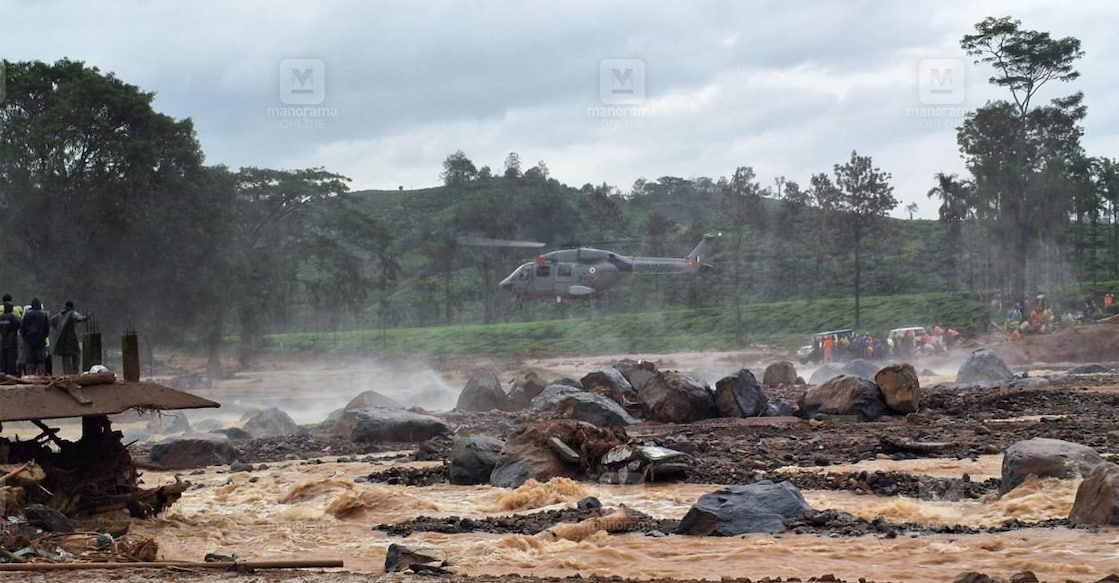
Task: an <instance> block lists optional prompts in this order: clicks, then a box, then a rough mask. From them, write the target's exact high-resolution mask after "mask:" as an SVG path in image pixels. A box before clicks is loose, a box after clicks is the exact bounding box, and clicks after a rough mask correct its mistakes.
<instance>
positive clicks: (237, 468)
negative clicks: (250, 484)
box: [229, 460, 253, 472]
mask: <svg viewBox="0 0 1119 583" xmlns="http://www.w3.org/2000/svg"><path fill="white" fill-rule="evenodd" d="M229 471H231V472H251V471H253V465H252V464H250V463H245V462H243V461H241V460H233V463H231V464H229Z"/></svg>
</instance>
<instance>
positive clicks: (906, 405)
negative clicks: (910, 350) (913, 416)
mask: <svg viewBox="0 0 1119 583" xmlns="http://www.w3.org/2000/svg"><path fill="white" fill-rule="evenodd" d="M874 384H876V385H878V388H879V389H880V390H881V391H882V397H883V398H884V399H885V400H886V406H887V407H889V408H890V409H891V410H893V411H895V412H897V413H901V414H903V415H904V414H906V413H914V412H916V411H917V409H919V408H921V383H920V381H918V380H917V371H915V370H913V365H911V364H908V363H906V364H894V365H891V366H887V367H885V368H883V369H882V370H880V371H878V374H875V375H874Z"/></svg>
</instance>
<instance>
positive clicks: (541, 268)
mask: <svg viewBox="0 0 1119 583" xmlns="http://www.w3.org/2000/svg"><path fill="white" fill-rule="evenodd" d="M550 275H552V266H551V265H537V266H536V277H548V276H550Z"/></svg>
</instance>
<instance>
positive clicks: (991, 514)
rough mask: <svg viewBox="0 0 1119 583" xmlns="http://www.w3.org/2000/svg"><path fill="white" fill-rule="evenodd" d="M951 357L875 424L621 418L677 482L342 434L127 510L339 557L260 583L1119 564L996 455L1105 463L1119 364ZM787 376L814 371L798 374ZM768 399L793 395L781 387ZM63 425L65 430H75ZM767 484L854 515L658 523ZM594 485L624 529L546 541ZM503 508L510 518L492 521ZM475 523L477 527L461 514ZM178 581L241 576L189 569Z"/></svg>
mask: <svg viewBox="0 0 1119 583" xmlns="http://www.w3.org/2000/svg"><path fill="white" fill-rule="evenodd" d="M617 358H618V357H600V358H588V359H577V358H571V359H552V360H547V359H541V360H536V361H517V362H499V363H492V362H487V363H442V364H438V365H435V366H426V365H424V366H413V365H409V366H395V367H388V368H386V367H384V366H382V365H378V364H376V363H358V364H350V365H345V366H321V367H318V368H315V367H308V369H307V370H302V371H297V372H289V371H285V370H268V371H261V372H247V373H241V374H238V375H237V376H236V377H235V378H234V379H230V380H228V381H222V382H221V383H219V384H218V385H217V386H215V387H212V388H207V389H201V388H200V389H198V390H195V391H194V392H197V393H198V394H200V395H202V396H205V397H208V398H212V399H215V400H218V401H220V402H222V404H223V407H222V408H221V409H220V410H212V411H198V412H191V413H190V414H189V418H190V422H191V424H192V425H196V426H202V424H203V423H208V424H209V425H210V426H219V425H220V426H227V427H228V426H234V425H237V424H238V423H240V422H243V421H244V420H245V417H246V415H249V414H251V413H252V412H253V411H254V410H257V409H260V408H264V407H273V406H274V407H279V408H281V409H284V410H285V411H287V412H289V413H290V415H291V417H292V418H293V419H294V420H295V421H296V422H297V423H300V424H313V423H317V422H319V421H322V420H323V419H325V418H326V417H327V415H328V414H330V412H331V411H334V410H336V409H338V408H340V407H342V406H344V405H345V403H346V402H347V401H348V400H349V399H351V398H352V397H354V396H355V395H356V394H358V393H360V392H362V391H366V390H376V391H378V392H381V393H383V394H385V395H388V396H390V397H392V398H394V399H396V400H398V401H400V402H401V403H402V404H403V405H405V406H411V407H421V408H424V409H427V410H429V411H431V410H434V411H446V410H449V409H450V408H452V407H454V404H455V399H456V396H457V393H458V391H459V390H460V389H461V388H462V386H463V384H464V382H465V380H466V378H467V376H468V374H469V370H470V369H471V367H472V366H476V365H487V366H495V367H497V368H499V369H500V374H501V378H502V381H503V382H508V381H509V380H510V379H512V378H513V377H514V376H515V375H516V374H517V373H518V372H519V371H523V370H526V369H532V370H535V371H537V372H539V373H541V374H543V375H545V376H550V377H552V378H559V377H573V378H578V377H579V375H580V374H582V373H585V372H589V371H592V370H595V369H597V368H600V367H602V366H606V365H608V364H609V363H610V362H611V361H614V360H616V359H617ZM647 358H650V359H657V360H658V362H659V363H660V367H661V368H662V369H666V368H674V369H681V370H684V371H687V372H689V373H691V374H693V375H694V376H695V377H696V378H701V379H703V380H704V381H706V382H709V383H712V382H713V381H714V380H715V379H717V378H719V376H720V375H725V374H729V373H732V372H734V371H735V370H737V369H738V368H741V367H744V366H749V367H751V368H754V367H761V366H764V364H763V363H764V362H765V360H766V359H769V360H770V361H772V360H775V359H779V358H776V355H773V354H758V353H751V354H743V353H717V354H707V355H701V354H697V353H691V354H676V355H655V356H651V357H647ZM664 363H668V364H667V365H665V364H664ZM958 365H959V362H958V360H942V361H936V362H926V363H921V365H920V366H919V368H921V369H922V372H921V383H922V386H927V387H933V388H932V389H931V390H929V391H928V392H927V394H926V395H925V396H924V397H922V398H923V403H925V404H926V407H923V408H922V410H921V411H920V412H919V413H918V414H914V415H910V416H908V417H906V416H895V417H891V418H889V419H884V420H883V421H879V422H874V423H858V422H854V423H851V422H838V421H837V422H831V421H825V422H819V421H813V422H809V421H805V420H801V419H795V418H756V419H712V420H706V421H702V422H697V423H693V424H682V425H672V424H655V423H649V422H643V423H640V424H638V425H635V426H631V427H629V428H628V429H627V433H628V434H629V436H630V438H631V439H634V440H637V441H641V442H646V443H648V442H650V441H652V442H656V443H669V444H681V446H680V447H684V446H687V447H689V448H690V449H689V451H690V452H691V453H693V454H694V455H695V457H696V459H697V461H696V463H695V464H694V466H693V468H692V470H691V471H690V473H689V475H688V479H687V481H686V482H681V483H652V484H644V485H640V486H617V485H604V484H599V483H597V482H593V481H578V480H575V481H573V480H569V479H567V478H555V479H553V480H551V481H549V482H546V483H543V484H540V483H536V482H529V483H527V484H525V485H524V486H522V487H520V488H517V489H512V490H510V489H503V488H495V487H491V486H455V485H451V484H449V483H447V480H446V471H445V470H446V466H445V464H446V463H447V459H448V457H447V456H448V455H449V447H448V446H447V445H446V443H449V440H447V441H446V442H444V445H443V446H441V447H442V449H440V447H436V448H435V449H434V450H432V451H435V452H436V453H435V454H431V455H428V456H427V457H423V456H420V457H421V459H427V460H431V461H416V457H417V451H418V450H417V449H416V446H415V444H402V445H401V446H400V447H399V448H396V450H394V451H390V450H388V448H386V447H374V448H369V449H367V450H360V451H358V450H355V451H345V452H340V451H339V450H338V447H337V446H338V443H337V441H322V442H319V443H316V442H314V441H313V440H310V441H308V440H303V441H300V442H299V444H297V445H298V446H299V447H294V446H293V449H291V450H290V452H289V453H286V455H284V452H288V451H289V450H287V449H284V450H283V451H282V452H281V453H280V454H276V455H273V454H275V451H273V450H271V449H269V448H270V447H273V446H275V442H274V441H273V442H268V444H266V445H265V446H252V447H251V448H250V449H249V450H246V451H247V452H248V453H246V455H245V459H244V461H246V462H248V463H249V464H250V466H249V467H250V468H251V469H250V470H248V471H238V472H233V471H231V469H230V467H229V466H212V467H208V468H204V469H195V470H182V471H177V472H169V471H157V470H151V469H148V470H144V475H143V480H144V483H145V485H146V486H155V485H159V484H166V483H171V482H174V481H175V480H177V479H180V480H188V481H190V482H191V483H192V486H191V487H190V488H189V489H188V490H187V491H186V492H185V493H184V494H183V496H182V498H181V500H180V501H179V502H178V503H177V504H175V505H174V506H172V507H171V509H170V510H169V511H167V512H166V513H165V514H163V515H162V516H159V517H158V518H155V519H150V520H134V521H133V522H132V526H131V532H132V533H135V534H140V535H144V536H149V537H152V538H153V539H155V541H156V542H157V543H158V545H159V548H160V555H161V559H165V560H182V561H199V560H201V559H202V557H203V556H204V555H205V554H207V553H217V554H221V555H236V556H237V557H238V558H240V559H245V560H253V559H259V560H265V559H267V560H276V559H341V560H343V561H344V562H345V568H344V569H340V570H325V571H291V572H269V573H268V574H267V575H264V577H265V578H264V579H263V580H266V581H272V580H298V581H336V582H341V581H347V582H348V581H351V580H354V581H357V580H367V578H368V577H374V576H375V577H379V578H382V577H387V578H388V579H390V580H396V579H400V578H405V577H407V576H404V575H396V574H394V575H385V574H384V572H383V569H384V564H385V557H386V551H387V549H388V547H389V545H390V544H392V543H399V544H406V545H410V546H420V547H427V548H429V549H434V552H435V553H437V555H438V556H440V557H441V558H442V559H444V560H445V561H446V563H447V565H448V567H447V568H448V570H449V571H450V574H449V575H442V576H441V577H442V578H443V579H444V580H454V581H459V580H462V578H463V577H465V578H467V579H472V580H474V581H476V582H478V583H489V582H490V581H495V580H498V579H495V577H496V578H500V577H502V576H507V577H508V576H513V575H519V576H526V577H535V578H541V579H544V580H549V581H552V580H554V578H566V577H571V576H576V575H578V576H580V577H594V576H601V577H615V576H618V577H624V578H634V579H647V580H667V579H706V580H720V579H726V578H731V579H736V578H737V579H743V578H750V579H753V580H755V581H756V580H758V579H762V578H766V577H782V578H784V579H786V580H787V579H789V578H799V579H801V580H808V579H809V578H811V577H820V576H822V575H826V574H831V575H834V576H835V577H836V578H838V579H840V580H847V581H858V580H859V579H860V578H862V579H865V580H867V581H930V582H932V581H936V582H941V581H952V580H953V579H954V578H955V577H956V576H957V575H958V574H960V573H961V572H965V571H978V572H982V573H987V574H989V575H991V576H998V577H1004V578H1009V577H1010V576H1011V575H1013V574H1015V573H1020V572H1022V571H1031V572H1033V573H1034V574H1036V575H1037V577H1038V578H1039V579H1040V580H1042V581H1066V580H1075V581H1096V580H1098V579H1101V578H1103V577H1105V576H1107V575H1109V574H1112V573H1119V528H1083V527H1081V528H1074V527H1072V526H1070V525H1069V523H1068V521H1067V517H1068V514H1069V510H1070V509H1071V507H1072V504H1073V501H1074V498H1075V495H1076V491H1077V487H1078V485H1079V483H1080V481H1079V480H1075V479H1074V480H1063V481H1062V480H1057V479H1051V478H1050V479H1036V478H1030V479H1028V480H1027V481H1026V482H1025V483H1024V484H1022V485H1021V486H1019V487H1018V488H1016V489H1014V490H1012V491H1011V492H1009V493H1007V494H1006V495H1004V496H1002V497H999V496H998V495H997V489H998V483H999V478H1000V475H1001V464H1002V452H1003V451H1004V450H1005V448H1006V447H1008V446H1009V445H1010V444H1012V443H1015V442H1016V441H1019V440H1022V439H1028V438H1030V437H1052V438H1058V439H1065V440H1069V441H1076V442H1078V443H1083V444H1085V445H1088V446H1090V447H1093V448H1095V449H1096V450H1097V451H1098V452H1099V453H1100V454H1101V455H1103V456H1104V457H1105V459H1110V460H1111V461H1116V459H1119V455H1117V454H1119V375H1117V374H1110V375H1096V376H1082V377H1075V378H1072V379H1071V380H1066V381H1061V382H1057V381H1055V382H1054V384H1053V385H1052V386H1044V385H1038V387H1035V388H1033V389H1029V390H1009V389H1007V388H1005V387H1004V388H1002V389H990V390H987V391H969V390H958V389H956V388H953V387H952V386H950V385H948V384H945V383H950V381H951V379H952V378H953V376H954V370H955V369H956V367H958ZM1063 371H1064V367H1063V366H1058V365H1046V366H1045V367H1044V368H1041V367H1035V368H1034V369H1033V370H1032V371H1030V370H1029V369H1027V368H1025V367H1022V366H1019V367H1017V368H1016V372H1020V373H1023V374H1029V375H1030V376H1042V375H1052V376H1053V377H1054V378H1057V377H1059V376H1060V375H1061V374H1063ZM798 372H799V373H800V374H802V375H803V376H805V377H806V378H807V377H808V376H809V375H810V374H811V372H812V369H810V368H807V369H802V370H800V371H798ZM800 390H803V389H802V388H801V389H800ZM775 395H778V396H781V397H786V398H795V394H794V393H793V392H786V393H784V394H778V393H775ZM526 419H528V418H527V417H524V416H521V417H518V416H516V415H513V416H510V415H509V414H493V415H491V416H486V415H481V416H478V417H470V416H465V417H456V418H453V419H451V421H452V422H453V423H455V424H456V425H459V426H460V429H466V430H467V431H468V432H477V431H496V432H498V433H504V434H505V435H508V433H509V432H510V431H512V428H515V427H516V426H517V425H518V424H519V423H522V422H524V421H525V420H526ZM114 423H115V424H116V425H117V427H119V428H121V429H122V430H123V431H124V432H125V434H126V436H129V437H130V440H134V441H136V442H137V444H138V445H137V446H136V447H138V448H139V449H138V451H139V452H140V453H139V454H138V455H140V456H142V455H144V446H145V444H147V445H149V446H150V443H152V442H153V441H156V440H158V439H160V438H161V437H162V435H163V434H162V433H161V428H160V424H161V423H168V424H169V423H170V422H169V421H166V420H163V421H160V420H156V421H152V420H151V419H137V418H130V417H128V416H126V415H125V416H119V417H118V418H117V419H115V420H114ZM60 425H62V426H63V430H64V433H65V432H66V431H71V430H72V429H73V428H72V427H69V426H67V425H66V424H65V423H60ZM913 442H922V443H934V444H940V446H938V448H937V449H935V451H930V452H922V453H920V454H913V453H912V452H906V451H904V449H903V450H898V449H896V448H897V447H900V446H897V445H896V444H897V443H902V444H903V446H904V444H905V443H913ZM292 443H293V444H294V443H295V441H292ZM308 444H310V445H308ZM286 445H287V444H285V447H286ZM351 445H352V444H351ZM301 448H302V449H301ZM261 452H264V453H263V454H262V453H261ZM270 452H271V453H270ZM899 452H900V453H899ZM254 456H256V457H254ZM868 475H870V476H875V475H876V476H883V480H887V481H888V484H887V486H888V487H886V488H883V487H879V486H881V484H882V483H885V482H879V485H878V486H874V487H871V486H868V485H867V484H868V482H866V479H867V476H868ZM386 476H395V477H394V478H392V479H389V478H386ZM762 478H765V479H775V480H788V481H790V482H791V483H793V484H794V485H797V486H798V487H799V488H800V490H801V493H802V494H803V495H804V497H805V499H806V500H807V501H808V503H809V504H810V505H811V507H812V508H813V509H814V510H817V511H829V512H830V511H835V512H836V513H838V515H839V516H846V518H844V519H842V520H840V521H839V523H835V522H827V523H826V524H825V523H824V522H821V523H820V524H821V525H822V526H820V525H810V526H807V527H803V528H796V529H792V530H791V531H789V532H784V533H780V534H776V535H761V534H753V535H744V536H737V537H725V538H720V537H693V536H683V535H676V534H673V533H672V529H673V527H674V525H675V523H676V521H679V520H680V519H681V518H682V517H683V516H684V515H685V514H686V513H687V511H688V509H689V508H690V507H691V505H692V504H693V503H695V502H696V500H697V499H698V498H699V497H700V496H702V495H704V494H706V493H709V492H712V491H714V490H716V489H718V488H720V487H721V486H724V485H728V484H735V483H747V482H750V481H755V480H757V479H762ZM588 496H593V497H596V498H598V499H599V500H600V501H601V502H602V504H603V505H604V512H606V511H609V510H610V509H614V508H618V507H622V506H624V507H625V508H627V509H629V510H632V511H636V512H637V513H639V514H640V515H641V516H643V517H645V519H647V520H646V521H645V522H644V523H643V524H644V526H641V527H638V528H634V529H632V531H631V532H625V533H614V534H607V533H606V532H597V533H594V534H591V535H590V536H588V537H585V538H581V539H578V540H567V539H565V538H562V537H558V536H556V535H554V534H553V533H552V532H551V531H550V530H549V529H550V528H554V525H555V524H556V523H557V522H574V521H577V520H579V519H580V518H578V517H576V518H570V516H572V515H571V514H570V513H577V512H580V511H577V510H575V506H576V503H577V502H578V501H579V500H581V499H583V498H586V497H588ZM561 511H562V512H561ZM565 513H566V514H565ZM510 516H512V517H514V518H509V517H510ZM557 517H559V518H557ZM563 517H568V518H563ZM498 521H504V522H501V524H503V525H506V526H508V525H512V526H510V527H509V528H505V527H502V528H496V527H493V525H494V524H497V523H498ZM468 523H469V524H471V525H473V526H472V527H467V526H462V527H461V528H460V527H459V525H466V524H468ZM532 525H536V526H532ZM85 575H86V574H83V576H82V577H81V579H82V580H94V581H117V580H126V581H133V580H135V581H151V580H153V579H154V580H161V579H166V580H178V579H179V577H177V576H176V574H175V573H170V574H169V573H166V572H158V573H148V574H143V573H138V572H130V573H127V574H122V575H113V574H108V573H103V574H101V573H96V574H95V573H90V574H89V576H88V577H87V576H85ZM68 577H70V576H67V575H61V574H29V575H26V576H24V575H21V576H20V580H21V581H44V582H49V583H55V582H56V581H61V580H63V579H65V580H71V579H70V578H68ZM189 577H191V578H198V577H208V578H210V579H213V580H218V579H221V580H224V579H225V578H230V577H242V576H239V575H229V574H214V573H209V572H201V571H198V572H192V573H190V574H189ZM254 580H255V579H254Z"/></svg>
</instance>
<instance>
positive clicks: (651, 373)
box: [614, 360, 657, 392]
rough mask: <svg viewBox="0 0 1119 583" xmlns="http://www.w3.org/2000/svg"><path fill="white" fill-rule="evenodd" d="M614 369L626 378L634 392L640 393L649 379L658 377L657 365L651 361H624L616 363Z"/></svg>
mask: <svg viewBox="0 0 1119 583" xmlns="http://www.w3.org/2000/svg"><path fill="white" fill-rule="evenodd" d="M614 368H616V369H618V371H619V372H621V373H622V376H624V377H626V380H627V381H629V384H630V386H631V387H633V390H634V391H637V392H640V391H641V386H642V385H644V384H645V383H646V382H648V381H649V379H651V378H653V377H655V376H657V363H655V362H652V361H649V360H640V361H632V360H623V361H621V362H617V363H614Z"/></svg>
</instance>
